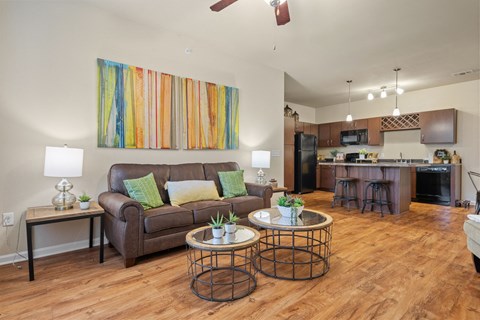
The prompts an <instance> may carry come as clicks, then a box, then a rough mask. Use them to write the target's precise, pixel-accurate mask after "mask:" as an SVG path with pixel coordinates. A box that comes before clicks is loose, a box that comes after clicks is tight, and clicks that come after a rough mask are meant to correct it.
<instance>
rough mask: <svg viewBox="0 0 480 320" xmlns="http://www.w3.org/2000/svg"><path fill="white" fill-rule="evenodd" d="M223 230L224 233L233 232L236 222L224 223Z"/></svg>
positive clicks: (235, 228)
mask: <svg viewBox="0 0 480 320" xmlns="http://www.w3.org/2000/svg"><path fill="white" fill-rule="evenodd" d="M224 227H225V232H226V233H235V230H237V224H236V223H225V226H224Z"/></svg>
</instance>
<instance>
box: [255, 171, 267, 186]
mask: <svg viewBox="0 0 480 320" xmlns="http://www.w3.org/2000/svg"><path fill="white" fill-rule="evenodd" d="M255 183H258V184H267V179H266V178H265V173H264V172H263V170H262V169H260V170H258V172H257V179H256V180H255Z"/></svg>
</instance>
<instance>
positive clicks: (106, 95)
mask: <svg viewBox="0 0 480 320" xmlns="http://www.w3.org/2000/svg"><path fill="white" fill-rule="evenodd" d="M97 62H98V146H99V147H111V148H139V149H178V143H177V140H178V132H179V130H177V128H180V126H181V127H182V130H181V132H182V136H183V148H184V149H238V145H239V134H238V126H239V118H238V116H239V110H238V106H239V97H238V89H237V88H232V87H227V86H222V85H217V84H213V83H207V82H203V81H198V80H192V79H188V78H181V77H178V76H172V75H169V74H165V73H161V72H157V71H152V70H147V69H143V68H139V67H134V66H129V65H126V64H122V63H117V62H112V61H108V60H103V59H98V60H97ZM180 115H181V116H180ZM180 118H181V119H182V121H181V122H180Z"/></svg>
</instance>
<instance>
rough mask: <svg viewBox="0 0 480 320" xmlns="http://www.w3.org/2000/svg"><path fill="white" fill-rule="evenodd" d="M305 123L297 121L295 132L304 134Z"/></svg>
mask: <svg viewBox="0 0 480 320" xmlns="http://www.w3.org/2000/svg"><path fill="white" fill-rule="evenodd" d="M303 130H304V123H303V122H301V121H295V132H303Z"/></svg>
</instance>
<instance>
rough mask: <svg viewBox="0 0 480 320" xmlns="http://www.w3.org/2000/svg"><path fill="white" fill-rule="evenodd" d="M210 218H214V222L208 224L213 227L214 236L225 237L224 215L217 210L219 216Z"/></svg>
mask: <svg viewBox="0 0 480 320" xmlns="http://www.w3.org/2000/svg"><path fill="white" fill-rule="evenodd" d="M210 219H212V222H209V223H208V224H209V225H210V227H212V234H213V237H214V238H215V239H219V238H221V237H223V219H224V217H223V215H222V216H220V213H218V212H217V218H216V219H214V218H213V217H210Z"/></svg>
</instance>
